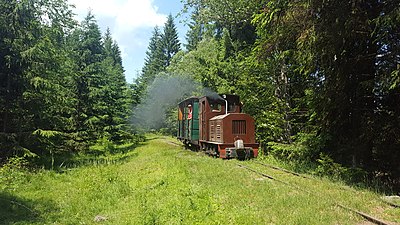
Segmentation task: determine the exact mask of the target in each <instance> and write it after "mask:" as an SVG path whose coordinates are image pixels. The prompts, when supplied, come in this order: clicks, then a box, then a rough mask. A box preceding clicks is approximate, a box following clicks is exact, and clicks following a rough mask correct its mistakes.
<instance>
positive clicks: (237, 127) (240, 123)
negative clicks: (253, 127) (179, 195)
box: [232, 120, 246, 134]
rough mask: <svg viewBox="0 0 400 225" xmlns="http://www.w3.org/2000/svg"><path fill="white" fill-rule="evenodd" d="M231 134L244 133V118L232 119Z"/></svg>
mask: <svg viewBox="0 0 400 225" xmlns="http://www.w3.org/2000/svg"><path fill="white" fill-rule="evenodd" d="M232 134H246V120H232Z"/></svg>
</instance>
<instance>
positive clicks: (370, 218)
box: [236, 163, 393, 225]
mask: <svg viewBox="0 0 400 225" xmlns="http://www.w3.org/2000/svg"><path fill="white" fill-rule="evenodd" d="M236 164H237V166H239V167H240V168H244V169H246V170H248V171H250V172H253V173H255V174H258V175H260V176H262V177H266V178H268V179H270V180H273V181H276V182H279V183H282V184H284V185H287V186H289V187H291V188H294V189H297V190H299V191H302V192H304V193H307V194H310V195H314V196H316V197H318V196H317V194H316V193H315V192H311V191H308V190H305V189H304V188H301V187H299V186H297V185H295V184H292V183H289V182H287V181H284V180H282V179H278V178H276V177H274V176H271V175H269V174H266V173H263V172H260V171H258V170H256V169H253V168H251V167H248V166H245V165H243V164H240V163H236ZM258 164H260V163H258ZM261 165H263V163H261ZM264 165H267V164H264ZM271 168H273V167H271ZM276 168H279V167H276ZM276 168H273V169H276ZM279 170H281V171H283V172H285V173H290V174H292V175H295V176H298V175H301V174H297V173H294V172H292V171H289V170H284V169H283V170H282V169H281V168H279ZM305 178H307V179H311V178H309V177H305ZM334 205H335V206H338V207H340V208H342V209H346V210H348V211H350V212H353V213H355V214H357V215H359V216H361V217H363V218H364V219H366V220H368V221H370V222H372V223H375V224H379V225H393V223H390V222H387V221H383V220H381V219H378V218H376V217H374V216H371V215H369V214H367V213H364V212H361V211H359V210H356V209H353V208H351V207H348V206H345V205H343V204H341V203H338V202H336V201H335V202H334Z"/></svg>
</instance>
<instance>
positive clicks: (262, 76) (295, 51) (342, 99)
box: [136, 0, 400, 188]
mask: <svg viewBox="0 0 400 225" xmlns="http://www.w3.org/2000/svg"><path fill="white" fill-rule="evenodd" d="M184 6H185V7H184V9H183V12H184V13H185V12H186V13H187V14H188V15H190V22H189V24H188V25H189V31H188V33H187V36H186V42H187V44H186V46H185V49H184V50H181V51H177V52H176V53H175V54H174V56H173V57H172V59H171V61H168V63H166V61H165V60H166V59H164V58H163V57H165V55H164V56H163V57H159V55H158V54H159V53H161V52H159V53H158V50H157V49H158V48H159V47H157V46H160V45H161V43H159V40H160V39H159V37H160V32H159V30H158V29H157V28H156V29H155V31H154V33H153V37H152V39H151V41H150V46H149V51H148V54H147V57H148V58H147V59H146V65H145V66H144V68H143V71H142V73H141V77H140V78H139V79H138V81H137V82H136V84H137V85H139V86H141V85H142V87H145V86H146V85H144V84H149V83H151V80H153V79H154V77H155V76H156V75H157V74H159V73H160V72H167V73H170V74H181V75H183V76H187V77H190V78H192V79H195V80H197V81H199V82H201V83H202V84H203V85H204V86H205V87H208V88H210V89H213V90H215V91H217V92H220V93H232V94H238V95H240V96H241V99H242V101H243V103H244V110H245V111H246V112H247V113H250V114H251V115H253V116H254V117H255V119H256V123H257V136H258V140H259V142H260V144H261V146H262V149H263V150H264V151H265V152H266V153H267V154H272V155H274V156H276V157H279V158H281V159H284V160H290V161H297V162H300V163H302V162H304V163H306V162H315V163H317V164H318V165H319V169H321V170H322V171H323V172H324V173H338V174H339V175H343V176H347V175H348V176H350V177H351V178H362V179H365V178H373V179H376V178H378V179H380V180H381V181H384V182H386V183H390V184H392V185H394V186H395V187H396V186H397V188H398V187H400V166H399V163H398V162H399V161H400V138H399V134H400V105H399V102H400V85H399V84H400V74H399V71H400V66H399V65H400V17H399V15H400V3H399V1H382V0H367V1H356V0H352V1H317V0H311V1H310V0H299V1H289V0H269V1H265V0H256V1H250V2H249V1H245V0H209V1H202V0H185V1H184ZM161 40H162V39H161ZM157 43H159V44H158V45H157ZM177 50H178V49H177ZM163 53H164V54H165V52H163ZM161 55H162V54H161ZM161 74H163V75H159V76H165V73H161ZM141 90H145V88H142V89H141ZM142 93H143V92H142Z"/></svg>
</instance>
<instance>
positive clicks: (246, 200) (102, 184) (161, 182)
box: [0, 136, 400, 224]
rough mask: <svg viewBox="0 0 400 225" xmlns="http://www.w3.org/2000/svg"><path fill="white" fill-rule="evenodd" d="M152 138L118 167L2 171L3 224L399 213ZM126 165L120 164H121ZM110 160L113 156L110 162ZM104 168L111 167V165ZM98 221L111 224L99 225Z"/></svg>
mask: <svg viewBox="0 0 400 225" xmlns="http://www.w3.org/2000/svg"><path fill="white" fill-rule="evenodd" d="M173 141H174V140H173V139H170V138H165V137H162V138H158V137H156V136H151V137H150V138H149V141H148V142H146V143H144V144H143V145H141V146H139V147H137V148H136V149H135V150H134V151H126V152H125V153H121V154H119V155H113V156H112V157H114V158H113V160H112V161H116V162H117V163H103V164H102V163H95V164H94V165H89V164H85V165H82V166H78V167H76V168H73V169H64V170H63V171H62V172H55V171H48V170H40V171H36V172H35V173H31V172H27V171H20V170H2V172H1V173H0V176H2V177H1V179H0V181H1V183H0V191H1V192H0V193H1V194H0V209H1V210H0V223H3V224H14V223H15V224H50V223H51V224H358V223H362V218H360V217H359V216H357V215H355V214H353V213H351V212H349V211H346V210H343V209H341V208H339V207H337V206H335V203H336V202H340V203H341V204H344V205H346V206H349V207H353V208H356V209H358V210H362V211H364V212H367V213H370V214H372V215H374V216H376V217H379V218H383V219H385V220H388V221H393V222H400V219H399V218H400V212H399V209H395V208H392V207H389V206H387V205H385V204H383V203H382V202H381V201H379V196H377V195H376V194H374V193H372V192H368V191H365V190H355V189H351V188H349V187H347V186H345V185H343V184H341V183H334V182H331V181H329V180H324V179H323V180H321V179H317V180H306V179H303V178H298V177H295V176H292V175H287V174H284V173H280V172H277V171H273V170H271V169H268V168H264V167H262V166H260V165H257V164H255V163H253V162H252V161H247V162H241V163H244V164H246V165H248V166H249V167H252V168H256V169H258V170H261V171H263V172H265V173H268V174H270V175H273V176H275V177H277V178H279V179H284V180H286V181H287V182H290V183H291V184H294V185H297V186H299V187H301V188H302V189H307V190H309V191H311V192H312V194H309V193H306V192H302V191H300V190H297V189H295V188H293V187H290V186H287V185H284V184H281V183H279V182H276V181H272V180H269V179H262V177H260V176H259V175H256V174H254V173H251V172H249V171H247V170H245V169H243V168H239V167H238V166H237V165H236V163H238V161H236V160H221V159H215V158H210V157H207V156H204V155H203V154H201V153H195V152H190V151H187V150H183V149H182V148H181V147H178V146H176V145H172V144H171V143H170V142H173ZM117 156H118V157H120V158H121V159H122V160H117V159H116V157H117ZM110 157H111V156H110ZM104 162H108V161H107V160H106V161H104ZM96 216H102V217H104V218H106V220H104V221H99V222H96V221H95V220H94V219H95V217H96Z"/></svg>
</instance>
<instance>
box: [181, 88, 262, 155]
mask: <svg viewBox="0 0 400 225" xmlns="http://www.w3.org/2000/svg"><path fill="white" fill-rule="evenodd" d="M177 138H178V139H179V140H181V141H182V142H183V143H184V144H185V145H186V147H188V148H192V149H195V150H203V151H206V153H207V154H210V155H212V156H216V157H220V158H224V159H228V158H238V159H249V158H253V157H257V155H258V143H256V141H255V125H254V119H253V118H252V117H251V116H250V115H248V114H245V113H241V103H240V99H239V96H237V95H208V96H204V97H200V98H198V97H191V98H188V99H186V100H184V101H182V102H180V103H179V109H178V134H177Z"/></svg>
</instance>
